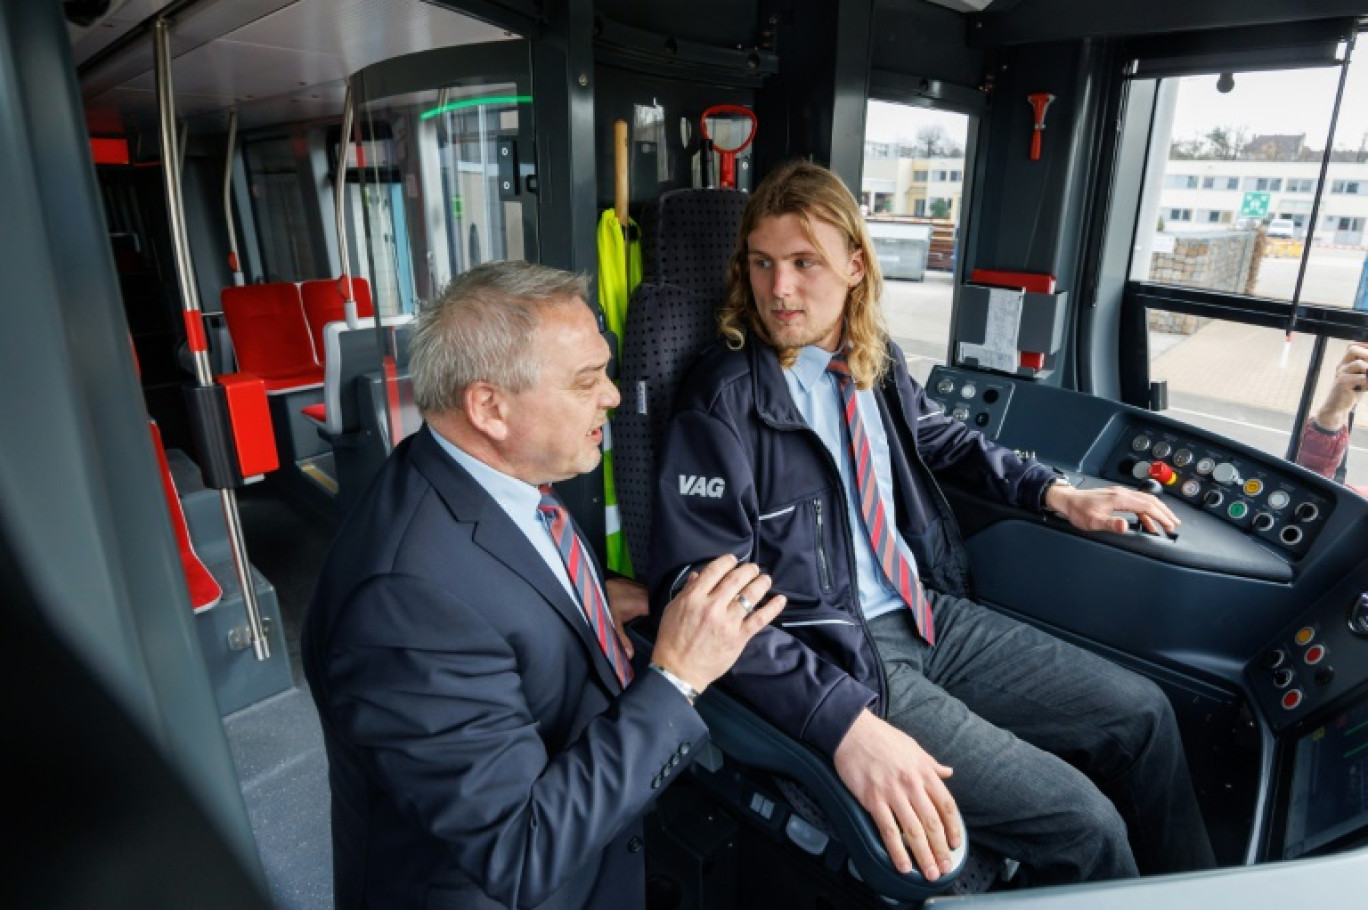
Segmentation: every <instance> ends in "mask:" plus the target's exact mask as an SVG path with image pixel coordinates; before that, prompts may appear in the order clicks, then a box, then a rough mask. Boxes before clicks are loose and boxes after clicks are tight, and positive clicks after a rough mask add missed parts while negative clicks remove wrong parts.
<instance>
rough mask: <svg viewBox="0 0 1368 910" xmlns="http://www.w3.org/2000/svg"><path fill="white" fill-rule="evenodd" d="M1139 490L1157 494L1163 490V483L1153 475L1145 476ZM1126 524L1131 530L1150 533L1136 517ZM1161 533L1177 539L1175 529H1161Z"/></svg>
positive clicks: (1171, 538) (1153, 494) (1152, 494)
mask: <svg viewBox="0 0 1368 910" xmlns="http://www.w3.org/2000/svg"><path fill="white" fill-rule="evenodd" d="M1140 492H1142V493H1148V494H1150V495H1151V496H1159V495H1161V494H1162V493H1163V492H1164V485H1163V484H1161V483H1160V482H1159V481H1157V480H1155V479H1154V478H1153V477H1146V478H1145V479H1144V480H1142V481H1140ZM1127 524H1128V525H1130V529H1131V530H1132V531H1135V532H1137V533H1139V532H1144V533H1146V534H1151V533H1152V532H1150V531H1149V530H1148V529H1147V528H1146V527H1145V526H1144V525H1143V524H1141V522H1140V519H1139V518H1138V517H1137V518H1134V519H1132V520H1130V521H1128V522H1127ZM1161 533H1162V534H1163V535H1164V536H1165V537H1167V538H1168V539H1169V540H1177V539H1178V532H1177V531H1161ZM1153 536H1155V537H1158V536H1159V535H1158V534H1153Z"/></svg>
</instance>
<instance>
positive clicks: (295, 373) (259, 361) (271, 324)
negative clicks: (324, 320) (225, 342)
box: [219, 281, 323, 391]
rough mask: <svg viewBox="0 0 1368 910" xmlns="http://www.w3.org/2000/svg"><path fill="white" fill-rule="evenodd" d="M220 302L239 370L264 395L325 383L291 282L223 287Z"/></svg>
mask: <svg viewBox="0 0 1368 910" xmlns="http://www.w3.org/2000/svg"><path fill="white" fill-rule="evenodd" d="M219 299H220V301H221V302H222V304H223V318H224V320H225V321H226V322H227V323H228V333H229V334H230V335H231V336H232V338H233V350H234V352H235V353H236V354H237V361H238V370H239V371H240V372H243V373H251V374H252V375H254V376H258V377H260V378H261V379H262V380H264V381H265V382H266V388H267V390H268V391H278V390H280V389H282V388H285V387H288V386H304V385H314V386H317V385H318V384H319V383H321V382H322V381H323V371H322V369H320V368H319V366H318V363H317V360H316V359H315V357H314V345H313V340H312V338H310V336H309V325H308V323H307V322H306V321H305V319H304V307H303V304H302V303H301V302H300V297H299V288H298V287H296V286H295V284H294V282H292V281H278V282H274V283H272V284H249V285H242V286H234V287H226V288H224V289H223V292H222V293H221V294H220V296H219Z"/></svg>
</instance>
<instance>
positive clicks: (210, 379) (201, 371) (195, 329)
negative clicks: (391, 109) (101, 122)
mask: <svg viewBox="0 0 1368 910" xmlns="http://www.w3.org/2000/svg"><path fill="white" fill-rule="evenodd" d="M153 38H154V46H155V50H156V60H155V69H156V79H157V108H158V113H159V115H160V118H161V119H160V123H161V146H162V147H161V158H162V174H163V177H164V180H165V183H166V214H167V218H168V220H169V221H170V226H171V245H172V246H173V247H174V248H175V254H176V255H175V261H176V277H177V279H178V281H179V283H180V291H181V300H182V301H183V304H184V308H185V309H184V312H183V313H182V315H183V316H184V318H185V325H186V335H187V337H188V338H189V339H190V353H191V356H192V357H193V359H194V365H195V381H196V382H198V383H199V384H200V385H201V386H212V385H213V384H214V376H213V372H212V371H211V370H210V368H209V351H208V349H207V347H206V345H205V344H204V341H203V339H204V330H203V328H202V326H201V321H202V320H203V318H204V317H203V315H202V314H201V312H200V302H199V292H198V291H197V290H196V289H195V280H194V274H195V273H194V264H193V263H192V262H191V259H190V244H189V243H188V242H187V241H186V234H185V204H184V201H183V200H182V198H181V181H180V155H179V153H178V151H177V149H176V144H177V143H176V109H175V100H174V96H173V95H172V91H171V40H170V32H169V28H168V26H167V24H166V20H165V19H158V20H157V24H156V28H155V31H154V32H153ZM219 499H220V501H221V503H222V505H223V517H224V520H225V521H226V522H227V524H228V543H229V545H230V548H231V549H232V552H233V568H234V569H236V570H237V578H238V584H239V586H240V587H241V588H242V600H243V604H244V605H245V606H246V609H247V628H248V631H249V632H250V633H251V637H252V650H253V651H254V652H255V653H256V658H257V660H267V659H269V658H270V656H271V646H270V643H269V642H268V641H267V640H266V632H265V628H264V627H263V625H262V622H261V607H260V605H259V604H258V603H257V596H256V585H254V584H253V583H252V567H251V563H249V562H248V561H247V542H246V540H245V539H244V538H243V536H242V519H241V517H240V516H239V515H238V507H237V495H236V494H235V493H234V492H233V491H232V490H219Z"/></svg>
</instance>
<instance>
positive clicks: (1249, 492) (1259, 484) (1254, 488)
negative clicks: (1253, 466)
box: [1244, 478, 1263, 496]
mask: <svg viewBox="0 0 1368 910" xmlns="http://www.w3.org/2000/svg"><path fill="white" fill-rule="evenodd" d="M1244 491H1245V495H1246V496H1258V495H1259V494H1260V493H1262V492H1263V481H1262V480H1259V479H1258V478H1255V479H1254V480H1246V481H1245V485H1244Z"/></svg>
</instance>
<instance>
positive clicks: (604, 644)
mask: <svg viewBox="0 0 1368 910" xmlns="http://www.w3.org/2000/svg"><path fill="white" fill-rule="evenodd" d="M539 489H540V490H541V494H542V499H541V504H540V505H538V506H537V511H538V512H540V513H541V514H542V515H543V516H544V517H545V518H546V519H547V520H548V527H549V529H550V531H551V539H552V540H554V541H555V542H556V549H557V550H559V551H560V555H561V559H562V560H564V561H565V570H566V571H567V572H569V573H570V581H571V583H572V584H573V585H574V586H575V590H576V591H577V592H578V593H579V599H580V604H581V605H582V606H583V607H584V615H585V616H586V617H588V619H589V628H590V629H592V630H593V632H594V637H595V638H597V639H598V643H599V647H600V648H602V649H603V653H604V655H605V656H606V657H607V658H608V663H610V664H612V665H613V672H615V673H616V674H617V678H618V682H620V683H622V685H623V687H624V688H626V686H627V684H628V683H629V682H631V681H632V665H631V664H630V663H628V662H627V655H626V654H624V653H623V651H622V645H621V643H620V642H619V641H618V639H617V632H615V631H614V630H613V620H612V617H611V616H610V615H609V613H608V601H607V600H605V599H604V596H603V589H602V588H600V587H599V583H598V579H597V578H595V577H594V568H593V566H592V565H591V564H590V560H589V559H587V558H586V557H585V550H584V545H583V544H582V543H580V539H579V535H578V534H576V533H575V529H574V528H573V527H572V526H571V524H570V513H569V512H567V511H565V506H563V505H561V503H560V500H559V499H557V498H556V493H555V491H554V490H552V489H551V485H550V484H543V485H542V486H541V487H539Z"/></svg>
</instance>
